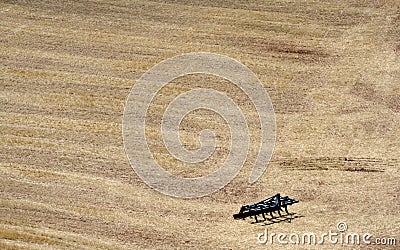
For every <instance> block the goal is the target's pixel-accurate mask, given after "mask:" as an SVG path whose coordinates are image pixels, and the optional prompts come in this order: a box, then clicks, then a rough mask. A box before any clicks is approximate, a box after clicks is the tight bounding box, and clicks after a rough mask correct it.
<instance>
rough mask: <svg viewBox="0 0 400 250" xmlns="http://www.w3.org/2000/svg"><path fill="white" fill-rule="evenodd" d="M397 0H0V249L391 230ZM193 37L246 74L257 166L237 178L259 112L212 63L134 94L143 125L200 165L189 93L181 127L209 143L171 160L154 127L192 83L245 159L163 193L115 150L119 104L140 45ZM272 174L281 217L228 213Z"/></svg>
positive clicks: (138, 61)
mask: <svg viewBox="0 0 400 250" xmlns="http://www.w3.org/2000/svg"><path fill="white" fill-rule="evenodd" d="M399 27H400V2H399V1H398V0H386V1H385V0H374V1H373V0H369V1H367V0H358V1H356V0H350V1H344V0H331V1H327V0H326V1H311V0H302V1H295V0H278V1H251V2H248V1H242V0H240V1H219V0H217V1H200V0H195V1H186V0H182V1H181V0H178V1H142V0H138V1H127V0H118V1H108V2H107V1H103V0H92V1H50V0H40V1H4V0H0V113H1V115H0V128H1V134H0V142H1V144H0V249H53V248H54V249H171V248H174V249H175V248H182V249H187V248H194V249H212V248H214V249H253V248H261V249H267V248H268V249H271V248H274V249H276V248H277V249H287V248H289V246H282V245H278V244H275V245H274V246H270V245H260V244H259V243H258V242H257V234H258V233H262V232H263V231H264V229H268V230H269V231H271V232H275V233H288V234H290V233H292V232H297V233H306V232H315V233H319V234H320V233H322V232H328V231H329V230H335V229H336V224H337V223H338V222H340V221H344V222H346V223H347V224H348V225H349V231H351V232H360V233H364V232H368V233H371V234H373V235H374V237H396V238H397V246H386V247H383V246H373V245H371V246H348V247H345V246H341V245H324V246H311V247H309V246H293V248H294V249H309V248H311V249H336V248H337V249H343V248H344V249H354V248H355V249H357V248H362V249H395V248H397V249H398V248H399V246H400V201H399V193H400V184H399V180H400V153H399V152H400V141H399V138H400V126H399V124H400V28H399ZM197 51H206V52H213V53H220V54H224V55H227V56H230V57H232V58H235V59H237V60H239V61H241V62H242V63H243V64H245V65H246V66H247V67H248V68H250V69H251V70H252V71H253V72H254V73H255V74H256V75H257V77H258V78H259V79H260V80H261V82H262V83H263V84H264V86H265V88H266V89H267V91H268V93H269V95H270V97H271V100H272V103H273V105H274V108H275V112H276V118H277V134H276V135H277V140H276V147H275V151H274V154H273V157H272V160H271V162H270V164H269V165H268V168H267V171H266V172H265V173H264V175H263V176H262V178H261V179H260V180H259V181H258V182H257V183H255V184H253V185H250V184H248V177H249V175H250V172H251V169H252V166H253V163H254V159H255V155H256V153H257V147H256V146H255V145H257V143H256V142H257V141H258V140H259V139H258V137H257V131H258V129H259V124H257V123H256V122H255V121H254V120H252V119H254V117H255V115H256V113H255V110H254V107H252V106H251V103H249V100H248V99H246V96H245V95H243V93H241V92H240V90H238V89H237V88H235V86H234V85H233V84H232V83H230V82H228V81H225V80H221V79H219V78H217V77H209V76H204V75H194V76H190V77H189V76H187V77H182V78H179V79H176V80H175V81H173V82H171V83H170V84H169V85H168V86H167V87H165V88H163V89H162V90H161V91H160V95H158V96H157V98H156V99H155V100H154V102H153V103H152V106H151V108H150V110H149V113H148V114H149V116H148V126H147V127H146V135H147V136H148V142H149V146H150V148H151V150H152V153H153V155H154V157H155V158H156V159H157V161H158V162H159V163H160V164H161V165H163V167H165V168H166V169H167V170H168V171H170V172H172V173H174V174H176V175H180V176H185V177H196V176H202V175H205V174H207V173H210V172H212V171H213V170H216V169H217V168H218V165H219V164H221V163H222V162H223V160H224V158H225V157H226V155H227V150H228V148H227V145H228V144H229V139H230V138H229V135H227V133H228V128H227V124H225V123H224V120H223V119H222V118H221V117H220V116H218V115H216V114H214V113H212V112H209V111H204V110H203V111H202V110H200V111H196V112H194V113H192V114H190V115H188V116H187V118H185V119H184V121H183V123H182V128H183V129H185V133H184V134H183V137H182V140H183V141H184V143H185V144H187V147H188V148H192V149H193V148H196V147H198V146H199V142H198V137H197V133H198V132H199V131H200V130H202V129H204V128H211V129H213V130H214V131H215V132H216V134H217V135H218V141H217V143H218V145H219V147H218V150H217V151H216V152H215V153H214V154H213V155H212V157H211V158H210V159H208V160H207V161H206V162H204V163H203V164H197V165H195V166H188V165H187V164H183V163H180V162H178V161H176V159H174V158H173V157H171V156H170V155H168V152H167V150H166V149H165V148H164V147H163V145H162V139H161V134H160V130H159V129H160V121H161V120H160V119H161V117H162V116H161V115H162V114H163V111H164V110H165V108H166V104H168V103H169V102H170V101H171V100H172V99H173V98H174V97H175V96H177V95H178V94H180V93H183V92H185V91H187V90H189V89H191V88H196V87H199V86H205V87H208V88H214V89H217V90H220V91H224V92H226V93H227V95H229V96H230V97H232V98H233V99H234V100H235V102H237V103H238V105H239V106H240V107H242V108H243V110H244V111H245V113H246V116H247V118H248V119H249V127H250V130H251V135H252V146H251V148H250V151H249V155H248V160H247V161H246V164H245V166H244V168H243V169H242V171H241V172H240V174H239V175H238V176H237V177H236V178H235V179H234V180H233V181H232V182H231V183H230V184H229V185H227V186H226V187H225V188H223V189H222V190H220V191H218V192H216V193H214V194H212V195H210V196H207V197H203V198H197V199H176V198H171V197H169V196H165V195H162V194H160V193H158V192H157V191H154V190H153V189H151V188H150V187H148V186H147V185H145V184H144V183H143V182H142V181H141V180H140V179H139V177H138V176H137V175H136V174H135V172H134V171H133V170H132V168H131V166H130V164H129V162H128V159H127V156H126V154H125V151H124V146H123V138H122V117H123V111H124V105H125V101H126V98H127V96H128V95H129V92H130V89H131V87H132V86H133V85H134V84H135V81H136V80H137V79H138V78H139V77H140V76H141V75H142V74H143V73H144V72H146V71H147V70H148V69H149V68H151V67H152V66H154V65H156V64H157V63H158V62H160V61H162V60H164V59H167V58H170V57H172V56H176V55H180V54H183V53H188V52H197ZM278 192H280V193H281V194H283V195H289V196H291V197H293V198H297V199H299V200H300V203H299V204H297V205H294V206H292V207H291V208H290V211H291V212H295V213H296V215H297V218H294V219H293V220H291V223H288V222H289V221H283V222H281V223H274V224H270V225H269V223H268V221H266V222H261V223H256V224H254V223H251V222H250V221H251V220H245V221H241V220H240V221H235V220H233V218H232V214H234V213H236V212H238V210H239V208H240V206H241V205H242V204H244V203H252V202H257V201H259V200H261V199H264V198H266V197H268V196H271V195H273V194H275V193H278Z"/></svg>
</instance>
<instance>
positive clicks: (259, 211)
mask: <svg viewBox="0 0 400 250" xmlns="http://www.w3.org/2000/svg"><path fill="white" fill-rule="evenodd" d="M298 202H299V201H298V200H295V199H292V198H289V197H288V196H284V197H282V196H281V195H280V194H276V195H274V196H271V197H269V198H268V199H265V200H263V201H260V202H257V203H254V204H251V205H244V206H242V208H241V209H240V211H239V213H237V214H234V215H233V218H235V219H243V220H244V219H245V218H247V217H253V216H254V218H255V220H256V222H258V218H257V215H262V217H263V218H264V220H266V217H265V214H268V213H269V214H270V215H271V218H272V219H273V218H275V217H274V215H273V213H275V212H277V213H278V214H279V216H282V214H281V211H283V209H284V210H285V212H286V214H288V215H289V214H290V213H289V211H288V209H287V207H288V206H290V205H293V204H295V203H298Z"/></svg>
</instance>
